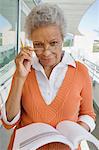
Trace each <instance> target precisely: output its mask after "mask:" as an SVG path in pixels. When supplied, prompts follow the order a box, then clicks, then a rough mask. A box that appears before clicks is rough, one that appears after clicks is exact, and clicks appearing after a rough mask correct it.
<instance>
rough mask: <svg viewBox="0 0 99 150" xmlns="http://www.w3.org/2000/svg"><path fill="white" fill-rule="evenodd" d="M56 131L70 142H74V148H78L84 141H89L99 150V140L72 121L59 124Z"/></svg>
mask: <svg viewBox="0 0 99 150" xmlns="http://www.w3.org/2000/svg"><path fill="white" fill-rule="evenodd" d="M56 129H57V130H58V131H59V132H60V133H61V134H62V135H64V136H65V137H68V140H69V141H71V142H72V144H73V145H74V148H75V149H76V148H77V147H78V144H80V142H81V141H82V140H87V141H90V142H92V143H93V144H94V145H95V146H96V147H97V148H98V149H99V140H98V139H97V138H96V137H95V136H93V135H92V134H91V133H90V132H88V131H87V130H86V129H84V128H83V127H82V126H81V125H79V124H77V123H75V122H72V121H68V120H67V121H62V122H60V123H58V125H57V127H56Z"/></svg>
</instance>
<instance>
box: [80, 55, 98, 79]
mask: <svg viewBox="0 0 99 150" xmlns="http://www.w3.org/2000/svg"><path fill="white" fill-rule="evenodd" d="M81 60H82V61H83V63H84V64H85V65H86V66H87V67H88V69H89V72H90V73H91V77H92V78H93V81H97V82H99V66H98V65H97V64H95V63H93V62H91V61H90V60H88V59H86V58H82V59H81Z"/></svg>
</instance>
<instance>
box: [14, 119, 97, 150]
mask: <svg viewBox="0 0 99 150" xmlns="http://www.w3.org/2000/svg"><path fill="white" fill-rule="evenodd" d="M82 140H88V141H90V142H92V143H93V144H95V146H96V147H97V149H99V140H98V139H96V138H95V137H94V136H93V135H92V134H91V133H89V132H88V131H87V130H86V129H84V128H83V127H82V126H80V125H79V124H77V123H75V122H72V121H61V122H60V123H58V124H57V126H56V128H54V127H52V126H51V125H49V124H45V123H33V124H30V125H28V126H25V127H23V128H20V129H18V130H17V131H16V136H15V140H14V145H13V150H19V149H20V150H36V149H37V148H39V147H41V146H43V145H45V144H47V143H52V142H60V143H64V144H66V145H68V146H69V147H70V148H71V150H75V149H77V147H78V145H79V144H80V142H81V141H82Z"/></svg>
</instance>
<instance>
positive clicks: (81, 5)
mask: <svg viewBox="0 0 99 150" xmlns="http://www.w3.org/2000/svg"><path fill="white" fill-rule="evenodd" d="M42 1H43V2H48V3H53V4H54V3H56V4H58V5H59V6H60V7H61V8H62V10H63V11H64V15H65V17H66V21H67V32H69V33H72V34H74V35H75V34H80V33H79V31H78V25H79V23H80V20H81V18H82V16H83V15H84V13H85V12H86V11H87V9H88V8H89V7H90V6H91V5H92V4H93V2H95V0H42Z"/></svg>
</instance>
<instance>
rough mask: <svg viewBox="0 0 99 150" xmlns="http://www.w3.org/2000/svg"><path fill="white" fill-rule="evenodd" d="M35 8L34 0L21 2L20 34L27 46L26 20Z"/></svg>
mask: <svg viewBox="0 0 99 150" xmlns="http://www.w3.org/2000/svg"><path fill="white" fill-rule="evenodd" d="M34 6H35V4H34V2H33V0H24V1H22V2H21V27H20V28H21V29H20V30H21V32H20V38H21V40H22V42H23V43H24V44H26V40H25V32H24V24H25V18H26V16H27V15H28V14H29V12H30V11H31V9H32V8H33V7H34Z"/></svg>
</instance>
